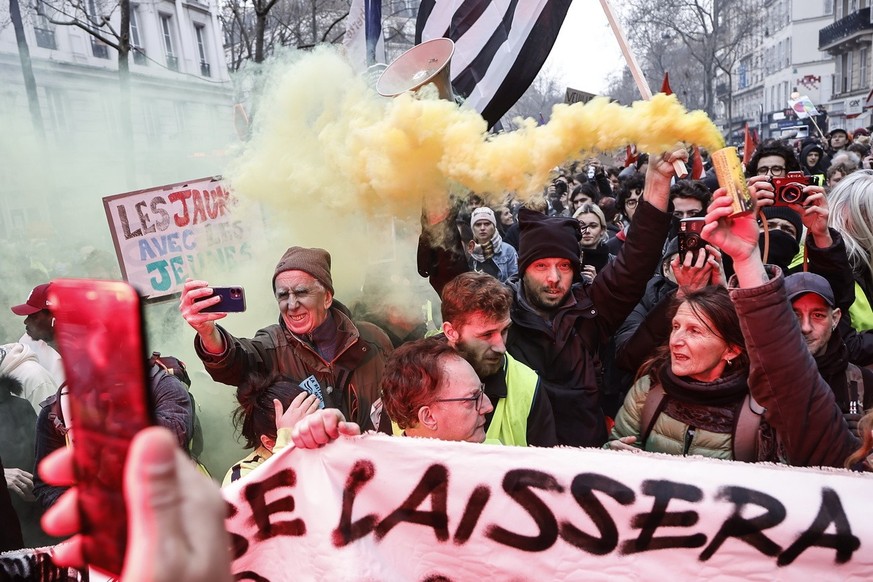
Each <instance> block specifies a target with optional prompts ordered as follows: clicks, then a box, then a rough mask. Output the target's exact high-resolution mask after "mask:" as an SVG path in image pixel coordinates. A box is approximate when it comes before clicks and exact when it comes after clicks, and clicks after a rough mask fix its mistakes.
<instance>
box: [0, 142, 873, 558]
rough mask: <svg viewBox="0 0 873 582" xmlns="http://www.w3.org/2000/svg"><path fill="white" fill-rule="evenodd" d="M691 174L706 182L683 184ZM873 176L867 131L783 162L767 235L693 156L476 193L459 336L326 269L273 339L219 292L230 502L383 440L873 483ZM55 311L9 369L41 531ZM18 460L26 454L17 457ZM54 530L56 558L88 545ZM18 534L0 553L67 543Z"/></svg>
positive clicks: (752, 164) (455, 220)
mask: <svg viewBox="0 0 873 582" xmlns="http://www.w3.org/2000/svg"><path fill="white" fill-rule="evenodd" d="M695 156H699V158H698V159H696V160H695V159H693V158H694V157H695ZM677 160H681V161H685V162H686V163H687V165H688V166H689V167H692V168H697V169H702V172H703V173H702V174H698V175H696V176H689V177H687V178H682V179H679V178H677V177H676V176H675V174H674V167H673V162H674V161H677ZM871 160H873V157H871V154H870V144H869V136H868V135H867V133H866V131H865V130H856V131H854V132H852V133H849V132H847V131H844V130H841V129H835V130H832V131H831V132H830V134H829V136H828V139H823V140H817V139H815V138H807V139H805V140H800V141H796V142H795V141H780V140H767V141H764V142H762V143H761V144H760V145H759V146H758V147H757V148H756V150H755V151H754V152H750V156H749V161H748V163H747V164H746V174H747V175H746V177H747V183H748V186H749V189H750V190H751V192H752V193H753V196H754V198H755V199H756V200H757V205H758V208H757V210H759V211H760V212H754V213H751V214H746V215H742V216H732V208H731V199H730V196H729V195H728V194H727V193H726V192H725V191H724V190H723V189H719V188H718V183H717V180H716V178H715V175H714V171H713V170H712V167H711V164H710V163H709V160H708V156H707V154H706V152H703V151H698V150H693V151H692V150H683V149H680V150H678V151H676V152H673V153H670V154H663V155H659V156H655V155H653V156H652V157H651V158H650V157H648V156H645V155H643V156H640V157H639V158H638V159H636V160H634V161H632V162H631V161H629V162H628V163H627V164H626V166H625V167H605V166H604V165H603V164H602V163H601V161H600V160H598V159H596V158H588V159H585V160H580V161H578V162H574V163H571V164H568V165H567V166H565V167H561V168H557V169H556V170H555V176H554V177H553V179H552V181H551V182H550V184H549V185H548V186H546V187H545V188H544V192H543V196H541V197H533V198H531V199H529V200H526V201H524V202H523V203H522V202H521V201H519V200H517V199H516V198H515V197H513V196H512V195H506V196H505V197H504V198H503V199H501V200H490V199H488V198H486V197H484V196H480V195H477V194H476V193H472V194H469V196H466V197H463V198H459V199H447V200H445V201H444V202H443V203H440V204H433V203H430V204H428V205H427V206H426V207H425V208H424V209H423V217H422V224H423V230H422V235H421V238H420V241H419V248H418V257H417V259H418V270H419V274H420V275H421V276H423V277H427V278H428V279H429V281H430V283H431V285H432V286H433V288H434V289H435V290H436V292H437V293H438V294H439V295H440V297H441V299H442V304H441V312H442V322H443V324H442V328H441V329H440V330H432V332H428V328H427V326H424V325H421V323H422V322H418V323H419V325H411V326H409V327H408V328H407V331H408V333H406V332H404V333H406V335H405V336H404V337H401V336H399V335H398V334H397V333H393V331H392V330H387V329H382V328H380V326H379V325H377V324H376V323H374V322H372V321H365V320H363V319H361V318H357V317H355V315H354V314H355V313H357V310H350V309H349V308H347V307H346V306H345V305H344V304H343V303H341V302H340V301H339V300H338V299H337V298H336V297H335V291H334V287H333V275H332V272H331V256H330V253H329V252H328V251H327V250H324V249H320V248H303V247H296V246H295V247H291V248H289V249H288V250H287V251H286V252H285V254H284V255H283V256H282V257H281V258H280V260H279V262H278V264H277V265H276V268H275V270H274V272H273V273H272V281H273V290H274V292H275V297H276V302H277V308H278V313H279V317H278V321H277V322H276V323H273V324H271V325H268V326H266V327H264V328H262V329H260V330H258V331H257V332H256V333H254V334H253V336H252V337H250V338H245V337H237V336H235V335H233V334H231V333H230V332H228V331H227V330H226V329H225V328H223V327H222V326H221V324H220V320H221V319H223V318H224V317H226V316H227V314H226V313H221V312H213V311H210V310H206V308H207V307H211V306H214V305H216V304H217V303H218V302H219V300H220V298H219V297H217V296H214V295H213V294H212V289H211V288H210V286H209V283H208V282H207V281H201V280H189V281H188V282H187V283H186V284H185V286H184V290H183V292H182V296H181V300H180V310H181V315H182V317H183V318H184V320H185V321H186V322H187V323H188V324H189V325H190V327H191V328H192V329H193V330H194V332H195V333H194V343H195V349H196V353H197V356H198V357H199V358H200V360H201V361H202V363H203V366H204V367H205V369H206V371H207V372H208V373H209V374H210V375H211V376H212V378H213V379H214V380H215V381H217V382H220V383H223V384H227V385H228V386H230V387H232V389H236V395H237V399H238V401H239V408H238V410H237V412H236V414H235V416H234V420H235V423H236V426H237V428H238V431H239V433H240V434H241V436H242V437H243V439H244V440H245V444H246V447H247V448H248V449H249V450H250V454H248V455H247V456H246V457H245V458H243V459H241V460H240V461H239V462H238V463H237V464H235V465H234V466H233V467H231V468H230V470H229V471H228V473H227V476H226V477H225V480H224V482H225V484H227V483H230V482H233V481H236V480H238V479H243V478H245V476H246V474H248V473H250V472H251V471H256V470H257V469H258V467H259V465H260V464H261V463H262V462H263V461H264V460H266V459H267V458H269V457H270V456H271V455H272V454H274V453H275V452H276V451H277V450H280V449H281V448H282V447H285V446H287V445H288V444H289V443H291V442H293V443H294V444H295V445H296V446H300V447H315V446H322V445H324V444H326V443H328V442H329V441H331V440H333V439H335V438H337V436H338V435H339V434H358V433H360V432H362V431H379V432H383V433H387V434H394V435H396V436H398V437H431V438H437V439H443V440H456V441H470V442H478V443H482V442H485V443H491V444H498V445H505V446H541V447H549V446H555V445H570V446H580V447H601V448H607V449H618V450H630V451H639V450H646V451H656V452H662V453H668V454H673V455H703V456H709V457H717V458H722V459H733V460H741V461H746V462H757V461H770V462H779V463H785V464H789V465H794V466H831V467H846V468H849V469H852V470H856V471H871V470H873V464H871V459H873V416H871V414H867V415H866V416H865V411H866V410H869V409H871V407H873V370H871V366H873V307H871V306H873V169H871ZM694 178H697V179H694ZM786 184H788V186H787V188H786ZM793 187H794V188H796V191H797V192H799V193H800V196H798V197H792V196H791V195H790V194H791V188H793ZM489 203H491V204H490V205H489ZM692 225H696V227H694V228H693V230H691V229H692ZM689 232H693V233H695V234H694V235H689V234H688V233H689ZM689 241H691V242H689ZM47 288H48V285H46V284H43V285H38V286H37V287H35V288H34V290H33V292H32V293H31V295H30V297H28V298H27V300H26V301H25V302H24V303H23V304H21V305H16V306H14V307H12V310H13V312H14V313H15V314H16V315H19V316H23V317H24V318H25V319H24V324H25V330H26V333H25V334H24V335H23V336H22V337H21V339H20V340H19V341H18V342H15V343H10V344H7V345H5V346H2V347H0V414H3V415H5V416H4V418H6V417H8V418H9V419H10V420H9V421H8V422H6V421H4V422H3V423H0V432H2V435H3V436H2V438H3V439H4V440H3V449H2V462H3V463H4V464H5V465H6V467H7V468H6V469H5V475H6V480H7V488H8V491H9V492H10V493H11V494H12V495H11V497H12V499H13V500H15V503H16V509H19V517H21V520H20V521H21V522H22V523H23V524H25V525H26V524H31V525H32V524H33V519H32V516H31V517H28V516H25V515H23V514H22V513H21V512H22V510H21V508H20V506H21V505H22V503H25V502H27V503H34V498H35V499H36V503H37V507H38V509H39V511H38V512H37V513H41V512H42V511H43V510H46V509H48V508H50V507H52V506H53V505H55V504H56V502H57V501H58V499H59V497H60V495H62V494H64V491H66V487H64V486H61V485H62V484H63V483H62V482H63V481H64V479H63V478H59V477H58V475H57V472H56V471H53V467H54V466H55V465H56V464H57V463H55V465H53V464H52V462H51V461H50V462H49V463H48V465H49V466H50V467H52V468H50V469H49V470H48V472H47V474H48V480H47V481H44V480H43V479H41V478H40V476H39V474H38V473H36V472H35V470H34V468H35V466H36V464H38V463H39V461H40V460H41V459H43V458H45V457H47V456H49V455H50V454H51V453H52V452H53V451H57V450H59V449H60V450H62V449H64V448H66V447H65V444H66V443H65V434H66V430H67V427H66V426H65V422H64V406H63V398H64V395H65V393H64V390H63V386H64V377H63V368H62V366H60V355H59V354H58V353H57V351H56V347H57V346H56V344H55V342H54V338H53V331H52V317H51V312H50V306H49V305H48V304H47V302H46V295H47ZM394 331H396V330H394ZM386 332H387V333H386ZM389 334H390V337H389ZM425 336H428V337H425ZM150 363H151V366H152V375H151V380H152V381H151V384H152V386H151V388H152V391H153V396H154V399H155V401H156V402H157V404H158V407H159V411H158V415H157V417H158V419H159V423H160V424H162V425H163V426H164V427H166V428H167V429H169V430H170V431H171V433H172V434H173V436H174V437H175V438H174V439H173V442H174V443H175V446H176V448H177V449H178V450H179V451H184V456H186V457H192V456H193V457H195V458H196V454H192V452H191V441H192V439H193V437H194V433H195V431H196V426H195V425H196V422H195V418H194V414H193V410H194V407H193V402H192V399H191V396H190V393H189V391H188V389H187V386H186V385H185V384H189V385H190V380H188V378H187V374H186V373H185V368H184V365H183V364H181V363H180V362H178V361H177V360H175V359H173V358H161V357H160V355H156V356H155V358H153V359H152V361H151V362H150ZM16 405H17V407H16ZM144 438H148V439H150V440H151V441H153V442H152V446H154V447H157V448H158V449H159V450H162V449H161V447H164V446H168V445H167V443H163V441H161V439H163V438H164V437H163V436H161V435H160V434H158V433H152V434H150V435H148V436H147V437H144ZM164 440H166V439H164ZM158 441H161V442H158ZM7 443H17V444H19V445H20V444H21V443H25V445H24V446H23V447H20V446H19V447H18V448H17V449H15V451H14V452H8V453H7V451H12V449H11V448H10V447H9V446H8V445H7ZM142 448H143V447H139V448H138V449H137V452H136V454H137V455H139V456H140V457H141V456H143V455H145V454H146V453H145V452H144V451H143V450H141V449H142ZM55 457H56V458H57V455H55ZM62 462H69V461H68V459H67V460H64V461H62ZM143 462H147V460H146V461H143ZM179 471H180V475H181V474H182V473H183V472H186V471H188V469H187V468H186V469H182V468H180V469H179ZM185 474H186V475H187V474H188V473H185ZM200 478H201V476H200V475H194V474H193V473H192V475H191V476H190V477H185V483H188V482H189V481H191V480H196V479H200ZM180 483H181V481H180ZM197 483H200V481H197ZM197 487H202V484H198V485H197ZM3 502H4V500H3V498H2V497H0V505H2V504H3ZM54 511H55V512H56V513H57V512H60V511H61V510H54ZM37 517H38V516H37ZM3 519H4V520H5V519H6V515H4V516H3ZM52 522H53V520H52V519H51V518H50V519H49V523H52ZM4 523H6V522H5V521H4ZM54 523H55V525H54V526H53V527H49V528H48V531H49V532H50V533H52V534H55V535H68V534H70V533H73V532H74V531H75V527H73V526H70V525H69V524H66V522H63V520H61V522H58V521H57V520H54ZM59 523H61V525H58V524H59ZM37 529H38V528H37ZM27 531H28V530H27V529H26V528H25V532H26V533H27ZM8 533H9V534H10V539H8V540H3V543H4V546H3V548H0V549H9V548H15V547H21V546H22V545H24V544H25V543H29V544H34V543H37V542H39V543H49V542H51V541H53V540H51V539H48V540H46V539H43V538H37V537H31V536H32V535H36V534H33V533H28V535H27V536H26V537H28V538H29V539H23V538H22V537H21V536H20V535H17V536H16V535H15V534H12V533H11V532H8Z"/></svg>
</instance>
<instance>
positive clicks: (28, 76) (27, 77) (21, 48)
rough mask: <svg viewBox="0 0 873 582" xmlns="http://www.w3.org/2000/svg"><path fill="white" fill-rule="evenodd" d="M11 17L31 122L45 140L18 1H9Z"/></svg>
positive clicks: (34, 78)
mask: <svg viewBox="0 0 873 582" xmlns="http://www.w3.org/2000/svg"><path fill="white" fill-rule="evenodd" d="M9 16H10V17H11V19H12V26H13V28H14V29H15V40H17V41H18V58H19V59H20V60H21V73H22V75H24V90H25V91H26V93H27V104H28V106H29V107H30V120H31V123H33V129H34V130H35V131H36V133H37V135H38V136H39V137H40V139H43V138H45V129H44V127H43V124H42V111H41V110H40V107H39V95H37V92H36V77H34V76H33V66H32V63H31V62H30V49H29V48H28V47H27V37H25V36H24V23H23V22H22V20H21V7H20V6H19V5H18V0H9Z"/></svg>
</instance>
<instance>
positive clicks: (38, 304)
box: [12, 283, 51, 315]
mask: <svg viewBox="0 0 873 582" xmlns="http://www.w3.org/2000/svg"><path fill="white" fill-rule="evenodd" d="M49 285H51V283H43V284H42V285H37V286H36V287H34V288H33V290H32V291H31V292H30V295H29V296H28V297H27V301H25V302H24V303H22V304H21V305H16V306H15V307H13V308H12V313H14V314H15V315H32V314H34V313H36V312H37V311H42V310H43V309H48V288H49Z"/></svg>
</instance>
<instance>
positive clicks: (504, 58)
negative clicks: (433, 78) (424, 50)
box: [415, 0, 572, 127]
mask: <svg viewBox="0 0 873 582" xmlns="http://www.w3.org/2000/svg"><path fill="white" fill-rule="evenodd" d="M571 1H572V0H422V2H421V7H420V8H419V10H418V20H417V22H416V26H415V43H416V44H419V43H421V42H423V41H426V40H431V39H433V38H439V37H445V38H450V39H452V40H453V41H454V42H455V54H454V56H453V57H452V64H451V76H452V87H453V88H454V90H455V93H456V94H458V95H461V96H463V97H464V98H465V99H466V103H467V104H468V105H470V106H471V107H473V108H474V109H476V111H478V112H479V113H481V114H482V117H484V118H485V120H486V121H488V125H489V127H490V126H493V125H494V124H495V123H497V122H498V121H499V120H500V118H501V117H502V116H503V114H504V113H506V112H507V111H509V108H510V107H512V106H513V105H514V104H515V102H516V101H518V99H519V97H521V95H522V94H523V93H524V92H525V91H526V90H527V88H528V87H529V86H530V84H531V83H532V82H533V80H534V78H535V77H536V76H537V73H539V71H540V68H542V66H543V63H544V62H545V61H546V57H548V56H549V52H550V51H551V50H552V46H553V45H554V44H555V39H556V38H557V37H558V31H559V30H560V29H561V24H562V23H563V22H564V17H565V16H566V15H567V10H568V9H569V8H570V2H571Z"/></svg>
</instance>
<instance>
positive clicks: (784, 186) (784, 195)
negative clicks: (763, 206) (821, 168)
mask: <svg viewBox="0 0 873 582" xmlns="http://www.w3.org/2000/svg"><path fill="white" fill-rule="evenodd" d="M810 185H812V186H821V185H822V184H821V176H806V175H804V173H803V172H788V173H787V174H786V175H785V176H784V177H782V178H773V190H774V192H775V194H774V198H773V206H792V205H795V204H796V205H799V206H806V197H807V195H808V194H809V192H808V191H807V189H806V187H807V186H810Z"/></svg>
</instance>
